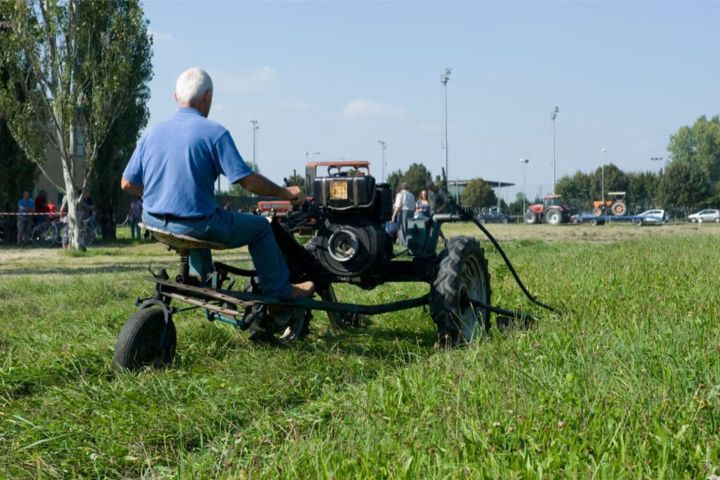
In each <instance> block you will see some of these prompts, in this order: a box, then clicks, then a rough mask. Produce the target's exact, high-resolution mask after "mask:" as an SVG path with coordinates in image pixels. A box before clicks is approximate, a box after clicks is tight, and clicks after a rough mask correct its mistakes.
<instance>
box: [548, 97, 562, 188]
mask: <svg viewBox="0 0 720 480" xmlns="http://www.w3.org/2000/svg"><path fill="white" fill-rule="evenodd" d="M558 113H560V108H558V106H557V105H556V106H555V108H554V109H553V111H552V113H551V114H550V118H551V119H552V122H553V191H552V193H553V195H555V186H556V185H557V183H556V180H555V179H556V176H555V157H556V154H557V142H556V139H555V119H556V118H557V116H558Z"/></svg>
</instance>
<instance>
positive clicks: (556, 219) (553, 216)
mask: <svg viewBox="0 0 720 480" xmlns="http://www.w3.org/2000/svg"><path fill="white" fill-rule="evenodd" d="M545 222H547V224H548V225H560V224H561V223H562V212H561V211H560V210H559V209H557V208H551V209H550V210H548V211H547V212H545Z"/></svg>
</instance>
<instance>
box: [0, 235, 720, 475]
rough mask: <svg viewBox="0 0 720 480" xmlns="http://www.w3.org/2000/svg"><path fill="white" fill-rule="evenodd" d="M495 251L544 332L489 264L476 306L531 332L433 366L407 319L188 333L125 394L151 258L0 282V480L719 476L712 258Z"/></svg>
mask: <svg viewBox="0 0 720 480" xmlns="http://www.w3.org/2000/svg"><path fill="white" fill-rule="evenodd" d="M580 228H584V227H580ZM617 231H618V232H622V230H621V229H619V230H617ZM450 233H452V229H451V230H450ZM620 236H622V235H620ZM504 246H505V247H506V249H507V251H508V253H509V255H510V257H511V258H512V259H513V261H514V262H515V264H516V266H517V268H518V270H519V272H520V273H521V275H522V277H523V279H524V280H525V281H526V283H527V285H528V286H529V287H530V289H531V290H532V291H533V293H535V294H536V295H538V297H539V298H540V299H542V300H543V301H546V302H548V303H551V304H552V305H554V306H556V307H558V308H559V309H560V310H562V311H563V312H565V313H564V315H563V316H553V315H547V314H545V313H543V312H542V311H538V310H537V309H536V308H534V307H531V306H529V305H528V304H527V302H526V301H524V299H523V298H522V296H521V293H520V292H519V290H518V289H517V288H516V287H515V286H514V281H513V279H512V276H511V275H510V272H509V271H508V269H507V268H506V267H505V266H504V265H502V264H501V260H500V257H499V255H497V254H495V253H494V252H492V251H491V249H490V248H489V247H488V249H487V255H488V257H489V260H490V269H491V274H492V287H493V300H494V303H498V304H500V305H502V306H505V307H512V308H524V309H529V310H531V311H533V312H535V313H538V314H539V315H541V316H542V319H541V321H540V322H538V324H537V325H536V326H535V327H534V328H531V329H527V330H507V331H499V330H497V329H493V331H492V333H491V334H490V335H489V336H487V337H485V338H483V339H482V340H481V341H480V342H479V343H478V344H477V345H475V346H474V347H472V348H465V349H458V350H454V351H450V352H442V351H436V350H434V349H433V348H432V344H433V340H434V336H435V330H434V325H433V324H432V322H431V321H430V318H429V314H428V313H427V312H424V311H423V310H422V309H416V310H411V311H407V312H402V313H399V314H392V315H383V316H379V317H375V318H373V319H372V320H371V323H370V325H369V326H367V327H364V328H360V329H352V330H348V331H333V330H331V329H330V328H329V326H328V323H327V321H326V319H325V318H324V315H322V314H316V318H315V320H314V321H313V325H312V335H311V337H310V338H309V339H308V340H307V341H305V342H301V343H298V344H296V345H294V346H293V347H292V348H289V349H285V350H275V349H271V348H265V347H258V346H255V345H253V344H251V343H249V342H248V341H247V339H246V336H245V335H244V334H243V333H242V332H237V331H234V330H233V329H232V328H230V327H227V326H223V325H216V324H210V323H208V322H207V321H205V320H204V319H203V316H202V314H200V313H198V312H190V313H187V314H184V315H180V316H179V317H177V318H176V325H177V327H178V357H177V358H176V361H175V364H174V365H173V367H172V368H170V369H167V370H164V371H155V372H150V371H148V372H142V373H139V374H128V373H117V372H115V371H114V370H113V369H112V366H111V360H112V353H113V348H114V342H115V340H116V337H117V334H118V333H119V331H120V329H121V328H122V325H123V323H124V321H125V320H126V319H127V317H128V316H129V315H130V314H131V313H132V312H133V310H134V305H133V301H134V299H135V298H136V297H137V296H142V295H144V294H147V293H148V292H149V291H150V288H151V286H150V283H149V282H147V281H146V280H145V278H146V277H147V274H146V273H144V272H145V268H146V267H147V265H148V263H150V262H153V263H155V264H156V265H155V266H156V267H157V266H161V265H162V266H168V267H171V268H172V264H173V262H174V258H173V257H172V255H171V254H169V253H166V252H164V251H163V250H162V248H161V247H160V246H157V245H146V244H140V243H137V242H135V243H129V244H123V245H101V246H99V247H98V248H92V249H90V250H89V252H88V253H87V254H84V255H78V256H71V255H67V254H63V253H62V252H58V251H54V250H53V251H51V250H48V251H46V252H45V251H44V252H43V254H42V255H41V256H37V255H36V256H33V257H28V258H27V259H15V260H12V261H11V262H3V263H2V264H1V265H0V478H4V477H7V478H26V477H46V478H69V477H119V478H127V477H129V478H137V477H146V478H169V477H182V478H244V477H249V478H257V477H264V478H278V477H280V478H308V477H311V478H348V477H350V478H387V477H390V478H540V477H546V478H558V477H565V478H577V477H581V478H612V479H615V478H705V477H707V476H709V475H713V474H719V473H720V430H719V427H720V361H718V356H719V355H720V326H719V325H718V322H717V320H716V319H717V318H718V310H719V309H720V308H719V305H720V295H718V291H719V289H720V280H718V278H717V277H718V275H717V267H718V261H717V259H718V253H717V246H718V242H717V236H716V235H684V234H678V235H675V236H669V237H668V236H663V237H661V238H653V237H652V236H648V237H647V238H639V239H631V240H618V241H615V242H603V243H597V242H578V241H562V240H558V241H553V242H545V241H538V240H520V241H509V242H505V243H504ZM0 258H2V253H1V252H0ZM224 259H225V260H228V261H232V262H236V263H242V262H244V261H246V260H247V255H246V253H245V252H236V253H231V254H229V255H225V256H224ZM424 291H425V287H424V286H422V285H398V284H391V285H386V286H383V287H380V288H378V289H376V290H373V291H371V292H363V291H358V290H355V289H352V288H342V289H340V297H341V298H342V299H343V300H347V301H357V302H363V303H376V302H384V301H390V300H394V299H397V298H402V297H406V296H410V295H417V294H420V293H422V292H424Z"/></svg>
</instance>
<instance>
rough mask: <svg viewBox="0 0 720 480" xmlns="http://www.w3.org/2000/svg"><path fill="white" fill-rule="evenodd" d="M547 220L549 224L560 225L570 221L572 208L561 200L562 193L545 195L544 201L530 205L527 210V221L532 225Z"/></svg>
mask: <svg viewBox="0 0 720 480" xmlns="http://www.w3.org/2000/svg"><path fill="white" fill-rule="evenodd" d="M542 221H545V223H547V224H548V225H560V224H561V223H568V222H569V221H570V209H569V208H568V207H567V206H565V205H563V204H562V203H561V201H560V195H545V196H544V197H543V203H535V204H533V205H530V206H529V207H528V209H527V212H525V223H527V224H528V225H532V224H535V223H540V222H542Z"/></svg>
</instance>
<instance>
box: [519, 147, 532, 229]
mask: <svg viewBox="0 0 720 480" xmlns="http://www.w3.org/2000/svg"><path fill="white" fill-rule="evenodd" d="M529 161H530V159H529V158H521V159H520V163H522V166H523V191H522V196H523V209H522V213H521V215H525V198H526V197H525V176H526V175H525V174H526V173H527V164H528V162H529Z"/></svg>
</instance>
